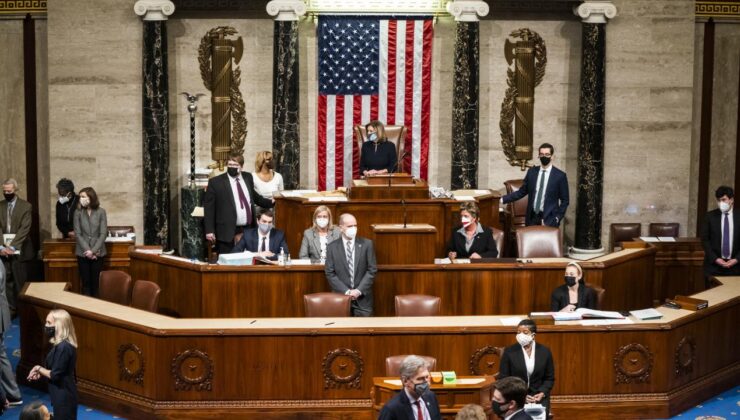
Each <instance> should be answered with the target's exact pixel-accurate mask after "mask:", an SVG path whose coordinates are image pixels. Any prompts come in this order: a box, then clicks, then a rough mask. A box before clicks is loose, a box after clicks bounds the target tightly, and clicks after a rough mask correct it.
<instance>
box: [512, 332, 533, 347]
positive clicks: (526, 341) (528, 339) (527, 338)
mask: <svg viewBox="0 0 740 420" xmlns="http://www.w3.org/2000/svg"><path fill="white" fill-rule="evenodd" d="M516 341H517V342H519V344H520V345H522V346H528V345H530V344H532V341H534V337H533V336H531V335H530V334H524V333H519V334H517V335H516Z"/></svg>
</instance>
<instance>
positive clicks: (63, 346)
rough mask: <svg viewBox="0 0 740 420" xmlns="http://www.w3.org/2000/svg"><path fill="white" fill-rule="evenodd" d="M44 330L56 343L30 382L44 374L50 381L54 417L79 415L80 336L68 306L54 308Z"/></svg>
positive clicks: (73, 417) (33, 372)
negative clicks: (77, 379)
mask: <svg viewBox="0 0 740 420" xmlns="http://www.w3.org/2000/svg"><path fill="white" fill-rule="evenodd" d="M44 332H45V333H46V336H47V337H48V338H49V342H50V343H51V344H52V345H53V347H52V348H51V350H50V351H49V354H48V355H46V363H45V364H44V366H45V367H42V366H40V365H36V366H34V367H33V369H31V372H30V373H29V374H28V380H29V381H36V380H39V379H41V377H44V378H46V379H48V382H49V397H50V399H51V406H52V408H53V409H54V419H61V420H70V419H76V418H77V385H76V383H75V366H76V364H77V336H76V335H75V327H74V325H72V318H71V317H70V316H69V313H67V311H65V310H64V309H54V310H52V311H51V312H49V315H47V317H46V325H45V327H44Z"/></svg>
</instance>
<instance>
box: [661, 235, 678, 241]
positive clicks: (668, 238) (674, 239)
mask: <svg viewBox="0 0 740 420" xmlns="http://www.w3.org/2000/svg"><path fill="white" fill-rule="evenodd" d="M658 240H659V241H660V242H676V238H674V237H673V236H658Z"/></svg>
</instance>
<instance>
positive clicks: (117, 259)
mask: <svg viewBox="0 0 740 420" xmlns="http://www.w3.org/2000/svg"><path fill="white" fill-rule="evenodd" d="M133 245H134V242H133V241H125V242H106V244H105V247H106V250H107V253H108V254H107V255H106V256H105V258H104V259H103V270H121V271H126V272H128V266H129V261H130V259H129V256H128V249H129V247H131V246H133ZM43 255H44V280H45V281H53V282H57V281H62V282H70V283H71V284H72V291H73V292H76V293H79V292H80V273H79V270H78V268H77V256H76V255H75V240H74V239H47V240H45V241H44V244H43Z"/></svg>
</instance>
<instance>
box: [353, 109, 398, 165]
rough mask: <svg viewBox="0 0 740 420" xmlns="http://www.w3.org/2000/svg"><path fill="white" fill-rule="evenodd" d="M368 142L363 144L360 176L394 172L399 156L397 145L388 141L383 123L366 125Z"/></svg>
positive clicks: (376, 121) (371, 122) (375, 121)
mask: <svg viewBox="0 0 740 420" xmlns="http://www.w3.org/2000/svg"><path fill="white" fill-rule="evenodd" d="M365 131H367V141H366V142H365V143H363V144H362V151H361V153H360V174H362V176H367V175H378V174H386V173H389V172H394V171H395V170H396V163H397V162H398V156H397V155H396V145H395V144H393V143H391V142H389V141H388V137H386V135H385V127H384V126H383V123H382V122H380V121H378V120H374V121H370V122H369V123H367V125H365Z"/></svg>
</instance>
